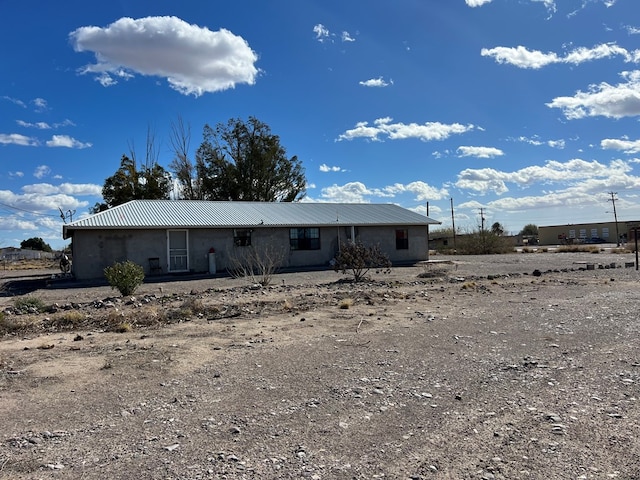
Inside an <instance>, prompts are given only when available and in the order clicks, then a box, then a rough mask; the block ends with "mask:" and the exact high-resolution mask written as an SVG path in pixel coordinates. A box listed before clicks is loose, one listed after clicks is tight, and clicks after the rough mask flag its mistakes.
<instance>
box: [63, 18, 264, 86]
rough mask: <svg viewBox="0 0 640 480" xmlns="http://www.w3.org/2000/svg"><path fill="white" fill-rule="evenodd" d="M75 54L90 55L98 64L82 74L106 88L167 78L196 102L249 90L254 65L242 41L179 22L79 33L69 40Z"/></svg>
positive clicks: (124, 22)
mask: <svg viewBox="0 0 640 480" xmlns="http://www.w3.org/2000/svg"><path fill="white" fill-rule="evenodd" d="M69 37H70V39H71V42H72V44H73V48H74V50H75V51H77V52H85V51H91V52H94V53H95V55H96V60H97V63H95V64H90V65H87V66H85V67H83V68H82V69H81V70H80V73H83V74H85V73H93V74H96V75H97V76H98V79H99V81H100V82H101V83H102V84H103V85H105V86H108V85H112V84H114V83H116V78H114V77H120V78H127V77H130V76H131V75H133V74H134V73H138V74H141V75H148V76H155V77H162V78H166V79H167V81H168V82H169V85H170V86H171V88H173V89H175V90H177V91H178V92H180V93H182V94H185V95H190V94H193V95H195V96H200V95H202V94H203V93H206V92H217V91H221V90H226V89H228V88H233V87H235V86H236V85H237V84H239V83H246V84H249V85H253V84H254V83H255V80H256V76H257V75H258V73H259V70H258V69H257V68H256V66H255V63H256V61H257V59H258V57H257V55H256V53H255V52H254V51H253V50H251V48H250V47H249V45H248V43H247V42H246V40H244V39H243V38H242V37H240V36H237V35H234V34H233V33H231V32H230V31H228V30H226V29H220V30H218V31H215V32H213V31H211V30H209V29H208V28H206V27H199V26H197V25H192V24H189V23H187V22H185V21H183V20H181V19H180V18H177V17H169V16H166V17H145V18H140V19H132V18H120V19H119V20H117V21H116V22H114V23H112V24H111V25H109V26H107V27H105V28H100V27H93V26H91V27H80V28H78V29H76V30H74V31H73V32H71V33H70V34H69Z"/></svg>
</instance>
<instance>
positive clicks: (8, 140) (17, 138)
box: [0, 133, 38, 147]
mask: <svg viewBox="0 0 640 480" xmlns="http://www.w3.org/2000/svg"><path fill="white" fill-rule="evenodd" d="M0 145H20V146H23V147H35V146H37V145H38V140H37V139H35V138H33V137H27V136H26V135H20V134H19V133H0Z"/></svg>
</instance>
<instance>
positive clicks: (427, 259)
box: [427, 202, 429, 260]
mask: <svg viewBox="0 0 640 480" xmlns="http://www.w3.org/2000/svg"><path fill="white" fill-rule="evenodd" d="M427 218H429V202H427ZM427 260H429V220H427Z"/></svg>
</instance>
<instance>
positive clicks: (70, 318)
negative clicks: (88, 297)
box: [51, 310, 87, 330]
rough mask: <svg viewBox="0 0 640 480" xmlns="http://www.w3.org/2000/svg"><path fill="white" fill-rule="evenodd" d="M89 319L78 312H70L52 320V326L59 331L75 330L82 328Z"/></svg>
mask: <svg viewBox="0 0 640 480" xmlns="http://www.w3.org/2000/svg"><path fill="white" fill-rule="evenodd" d="M86 321H87V317H86V316H85V315H84V314H82V313H81V312H78V311H77V310H69V311H67V312H63V313H62V314H61V315H56V316H54V317H52V318H51V325H53V326H54V327H56V328H58V329H65V330H66V329H74V328H78V327H80V326H82V325H83V324H85V322H86Z"/></svg>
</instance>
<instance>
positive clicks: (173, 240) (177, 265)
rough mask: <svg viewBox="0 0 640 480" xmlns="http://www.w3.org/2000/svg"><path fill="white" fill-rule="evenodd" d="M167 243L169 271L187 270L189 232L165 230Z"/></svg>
mask: <svg viewBox="0 0 640 480" xmlns="http://www.w3.org/2000/svg"><path fill="white" fill-rule="evenodd" d="M167 244H168V245H169V271H170V272H188V271H189V232H188V231H187V230H169V231H167Z"/></svg>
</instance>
